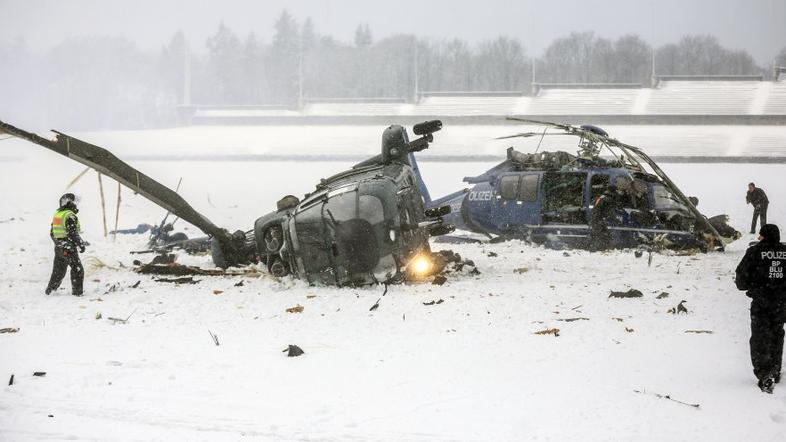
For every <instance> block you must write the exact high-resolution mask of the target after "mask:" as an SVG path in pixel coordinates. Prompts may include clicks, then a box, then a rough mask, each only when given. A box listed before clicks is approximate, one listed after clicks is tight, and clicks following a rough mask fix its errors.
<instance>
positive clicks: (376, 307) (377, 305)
mask: <svg viewBox="0 0 786 442" xmlns="http://www.w3.org/2000/svg"><path fill="white" fill-rule="evenodd" d="M381 300H382V298H379V299H377V302H375V303H374V305H372V306H371V308H370V309H368V311H370V312H373V311H374V310H376V309H378V308H379V301H381Z"/></svg>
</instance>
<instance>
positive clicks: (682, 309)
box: [667, 299, 688, 315]
mask: <svg viewBox="0 0 786 442" xmlns="http://www.w3.org/2000/svg"><path fill="white" fill-rule="evenodd" d="M685 302H686V301H685V300H684V299H683V300H682V301H680V303H679V304H677V306H676V307H672V308H670V309H668V310H667V312H668V313H671V314H673V315H676V314H680V313H685V314H686V315H687V314H688V309H687V308H685Z"/></svg>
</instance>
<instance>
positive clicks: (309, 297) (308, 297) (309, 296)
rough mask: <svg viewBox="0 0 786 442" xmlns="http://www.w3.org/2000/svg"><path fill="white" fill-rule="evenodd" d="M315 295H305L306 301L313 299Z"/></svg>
mask: <svg viewBox="0 0 786 442" xmlns="http://www.w3.org/2000/svg"><path fill="white" fill-rule="evenodd" d="M316 297H317V295H306V299H314V298H316Z"/></svg>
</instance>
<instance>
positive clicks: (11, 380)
mask: <svg viewBox="0 0 786 442" xmlns="http://www.w3.org/2000/svg"><path fill="white" fill-rule="evenodd" d="M11 385H14V375H11V379H9V380H8V386H9V387H10V386H11Z"/></svg>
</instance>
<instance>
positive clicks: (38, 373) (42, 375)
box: [33, 371, 46, 378]
mask: <svg viewBox="0 0 786 442" xmlns="http://www.w3.org/2000/svg"><path fill="white" fill-rule="evenodd" d="M33 376H35V377H39V378H42V377H44V376H46V372H45V371H34V372H33Z"/></svg>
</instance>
